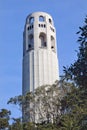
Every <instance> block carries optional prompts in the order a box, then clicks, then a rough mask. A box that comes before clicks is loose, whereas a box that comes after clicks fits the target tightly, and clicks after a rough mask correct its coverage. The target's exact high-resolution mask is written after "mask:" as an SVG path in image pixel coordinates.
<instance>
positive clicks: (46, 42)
mask: <svg viewBox="0 0 87 130" xmlns="http://www.w3.org/2000/svg"><path fill="white" fill-rule="evenodd" d="M22 69H23V74H22V82H23V83H22V92H23V95H25V94H26V93H27V92H30V91H34V89H36V88H37V87H39V86H42V85H52V84H53V83H54V82H55V81H56V80H58V79H59V69H58V59H57V47H56V29H55V27H54V23H53V19H52V17H51V16H50V15H49V14H47V13H45V12H35V13H32V14H30V15H28V16H27V18H26V23H25V27H24V33H23V66H22Z"/></svg>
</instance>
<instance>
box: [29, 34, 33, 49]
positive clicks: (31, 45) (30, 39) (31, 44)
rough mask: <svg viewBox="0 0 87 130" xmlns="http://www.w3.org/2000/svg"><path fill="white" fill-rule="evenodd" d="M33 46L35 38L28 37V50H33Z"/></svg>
mask: <svg viewBox="0 0 87 130" xmlns="http://www.w3.org/2000/svg"><path fill="white" fill-rule="evenodd" d="M33 44H34V38H33V34H30V35H29V36H28V48H29V49H30V48H32V47H33Z"/></svg>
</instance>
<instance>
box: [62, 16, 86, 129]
mask: <svg viewBox="0 0 87 130" xmlns="http://www.w3.org/2000/svg"><path fill="white" fill-rule="evenodd" d="M77 34H79V35H80V36H79V38H78V42H79V50H78V51H77V60H76V61H75V62H74V63H73V64H71V65H70V67H67V68H66V67H64V72H65V80H68V81H69V82H72V83H73V87H72V89H71V91H70V92H68V93H67V94H66V96H65V97H63V99H62V100H61V104H62V111H63V116H62V118H61V119H62V120H61V126H62V127H61V128H63V129H64V130H65V129H66V130H67V127H70V126H71V129H70V130H86V129H87V17H86V18H85V25H84V26H83V27H79V31H78V32H77ZM65 118H66V119H67V120H68V121H67V122H66V120H65Z"/></svg>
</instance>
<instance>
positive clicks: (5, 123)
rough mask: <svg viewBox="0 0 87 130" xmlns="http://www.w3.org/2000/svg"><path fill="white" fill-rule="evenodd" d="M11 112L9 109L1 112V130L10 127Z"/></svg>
mask: <svg viewBox="0 0 87 130" xmlns="http://www.w3.org/2000/svg"><path fill="white" fill-rule="evenodd" d="M10 114H11V112H10V111H8V110H7V109H1V110H0V130H4V129H5V128H8V127H9V119H10Z"/></svg>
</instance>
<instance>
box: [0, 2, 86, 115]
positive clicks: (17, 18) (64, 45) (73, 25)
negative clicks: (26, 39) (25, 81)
mask: <svg viewBox="0 0 87 130" xmlns="http://www.w3.org/2000/svg"><path fill="white" fill-rule="evenodd" d="M36 11H43V12H47V13H49V14H50V15H51V16H52V17H53V19H54V24H55V27H56V32H57V34H56V36H57V48H58V59H59V69H60V75H61V74H62V73H63V66H67V65H70V64H71V63H73V62H74V60H75V59H76V53H75V50H77V49H78V43H77V42H76V41H77V39H78V35H76V32H77V31H78V27H79V26H82V25H83V23H84V18H85V16H86V15H87V0H84V1H83V0H73V1H71V0H65V1H64V0H61V1H58V0H0V109H1V108H8V109H11V110H13V116H15V115H16V116H17V115H18V116H20V113H18V112H17V111H16V109H17V108H16V107H14V106H12V105H7V104H6V102H7V101H8V99H9V98H10V97H14V96H16V95H19V94H21V90H22V43H23V37H22V36H23V29H24V24H25V19H26V17H27V15H28V14H30V13H32V12H36ZM17 113H18V114H17Z"/></svg>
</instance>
